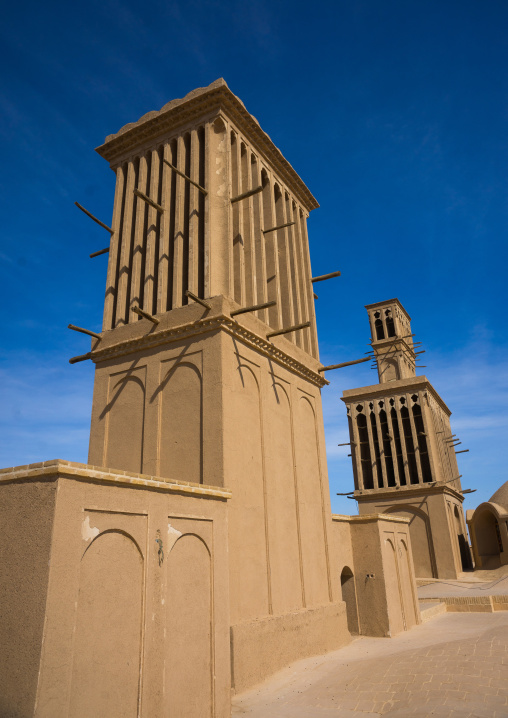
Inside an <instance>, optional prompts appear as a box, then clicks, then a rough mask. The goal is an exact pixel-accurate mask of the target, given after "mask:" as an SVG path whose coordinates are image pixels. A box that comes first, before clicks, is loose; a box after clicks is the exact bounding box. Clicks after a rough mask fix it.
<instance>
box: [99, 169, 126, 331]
mask: <svg viewBox="0 0 508 718" xmlns="http://www.w3.org/2000/svg"><path fill="white" fill-rule="evenodd" d="M124 203H125V174H124V168H123V167H122V166H119V167H117V168H116V186H115V201H114V204H113V220H112V222H111V226H112V228H113V230H114V233H113V234H112V235H111V239H110V243H109V255H108V275H107V279H106V296H105V299H104V316H103V320H102V331H103V332H107V331H108V330H109V329H113V327H114V325H115V316H114V314H115V305H116V293H117V291H118V287H117V283H118V259H119V256H120V250H121V237H122V221H123V206H124Z"/></svg>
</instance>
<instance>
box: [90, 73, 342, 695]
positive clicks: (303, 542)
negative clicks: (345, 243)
mask: <svg viewBox="0 0 508 718" xmlns="http://www.w3.org/2000/svg"><path fill="white" fill-rule="evenodd" d="M97 151H98V153H99V154H100V155H101V156H102V157H104V158H105V159H106V160H107V161H108V162H109V163H110V165H111V168H112V169H113V170H114V172H115V173H116V178H117V180H116V192H115V201H114V209H113V221H112V227H111V243H110V247H109V262H108V272H107V288H106V299H105V306H104V320H103V331H102V333H101V335H100V338H99V339H98V340H96V341H95V340H93V342H92V351H91V354H90V357H91V359H92V360H93V361H94V362H95V365H96V374H95V388H94V397H93V409H92V423H91V436H90V450H89V463H90V464H92V465H95V466H104V467H111V468H113V469H117V470H125V471H130V472H136V473H141V474H146V475H150V476H156V477H162V478H166V477H167V478H168V479H171V480H178V481H186V482H193V483H197V484H206V485H213V486H218V487H224V488H226V489H228V490H231V492H232V498H231V500H230V502H229V509H228V526H229V561H230V567H229V568H230V571H229V575H230V613H231V625H232V629H231V646H232V652H233V675H234V681H235V686H236V689H237V690H238V689H240V688H241V687H242V686H245V685H247V684H249V683H252V682H253V681H255V679H256V678H260V677H261V678H262V677H263V675H265V674H266V673H267V672H269V670H270V666H271V665H272V664H273V663H274V661H277V660H279V659H280V656H281V655H283V654H284V655H286V658H287V657H289V656H290V655H291V651H292V650H293V649H292V648H291V645H290V641H291V640H293V639H289V638H288V645H287V646H284V640H282V641H281V635H282V636H284V631H286V628H287V630H288V631H289V633H287V634H286V635H288V636H289V635H290V634H291V635H293V637H294V636H295V635H296V634H295V631H296V632H297V625H299V622H300V623H301V624H302V625H303V624H304V623H306V622H307V623H306V625H308V626H309V630H308V632H307V634H306V638H305V640H306V641H307V645H308V646H313V647H311V648H310V651H309V652H310V653H312V652H313V651H315V652H317V651H319V650H321V645H320V642H322V637H323V636H324V635H328V636H330V637H331V640H332V643H333V644H334V645H339V644H340V643H341V641H344V640H346V637H347V628H346V622H345V615H344V609H343V604H342V603H338V601H339V597H338V596H337V595H336V589H335V588H334V582H333V581H332V575H331V569H330V548H329V532H330V527H331V518H330V507H329V489H328V478H327V473H326V456H325V442H324V433H323V422H322V409H321V396H320V388H321V387H322V386H323V385H324V384H325V380H324V379H323V375H322V373H320V369H322V365H321V364H320V362H319V355H318V345H317V334H316V320H315V313H314V299H313V290H312V282H311V279H312V278H311V268H310V257H309V245H308V239H307V227H306V223H307V217H308V214H309V212H310V211H311V210H312V209H314V208H316V207H318V204H317V202H316V200H315V199H314V197H313V196H312V194H311V193H310V192H309V190H308V189H307V187H306V186H305V185H304V183H303V182H302V180H301V179H300V178H299V176H298V175H297V174H296V172H295V171H294V170H293V168H292V167H291V165H290V164H289V163H288V162H287V160H286V159H284V157H283V156H282V154H281V153H280V151H279V150H278V149H277V148H276V147H275V146H274V144H273V143H272V141H271V140H270V138H269V137H268V136H267V135H266V134H265V132H263V130H262V129H261V127H260V126H259V124H258V122H257V121H256V120H255V119H254V117H252V116H251V115H250V114H249V113H248V112H247V110H246V109H245V107H244V105H243V103H242V102H241V101H240V100H239V99H238V98H237V97H236V96H235V95H234V94H233V93H232V92H231V91H230V90H229V88H228V87H227V85H226V83H225V82H224V80H217V81H216V82H214V83H213V84H211V85H210V86H208V87H207V88H203V89H198V90H195V91H194V92H191V93H190V94H189V95H187V96H186V97H185V98H184V99H183V100H175V101H172V102H170V103H168V104H167V105H165V106H164V107H163V108H162V109H161V110H160V111H159V112H150V113H148V114H147V115H144V116H143V117H142V118H141V119H140V120H139V121H137V122H134V123H131V124H128V125H126V126H125V127H123V128H122V129H121V130H120V131H119V132H117V133H116V134H115V135H110V136H109V137H108V138H107V139H106V142H105V143H104V144H103V145H102V146H101V147H99V148H98V150H97ZM298 612H300V613H298ZM275 619H276V620H275ZM295 622H296V623H295ZM309 622H310V623H309ZM295 627H296V628H295ZM261 633H262V634H263V639H262V640H261V638H260V635H261ZM296 640H298V639H296ZM318 644H319V645H318ZM281 652H282V653H281ZM277 655H279V659H277V657H276V656H277ZM295 655H301V650H300V649H299V652H297V653H295Z"/></svg>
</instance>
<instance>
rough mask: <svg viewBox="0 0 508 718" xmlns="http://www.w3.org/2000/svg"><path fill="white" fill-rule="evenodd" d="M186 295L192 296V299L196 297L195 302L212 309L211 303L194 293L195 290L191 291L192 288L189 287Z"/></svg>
mask: <svg viewBox="0 0 508 718" xmlns="http://www.w3.org/2000/svg"><path fill="white" fill-rule="evenodd" d="M185 296H186V297H190V298H191V299H194V301H195V302H197V303H198V304H201V306H202V307H205V308H206V309H211V308H212V306H211V304H208V302H205V301H204V300H203V299H200V298H199V297H198V296H197V294H194V292H191V291H190V289H187V291H186V292H185Z"/></svg>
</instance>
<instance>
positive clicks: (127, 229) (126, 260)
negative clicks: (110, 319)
mask: <svg viewBox="0 0 508 718" xmlns="http://www.w3.org/2000/svg"><path fill="white" fill-rule="evenodd" d="M135 186H136V167H135V160H131V161H130V162H129V165H128V169H127V183H126V187H125V207H124V221H123V227H122V250H121V256H120V266H119V270H118V292H117V298H116V316H115V326H119V325H121V324H125V308H126V305H127V299H128V296H127V290H128V286H129V274H130V270H131V267H130V264H131V236H132V226H133V225H132V223H133V221H134V211H135V206H136V201H140V200H138V199H137V197H136V195H135V194H134V187H135Z"/></svg>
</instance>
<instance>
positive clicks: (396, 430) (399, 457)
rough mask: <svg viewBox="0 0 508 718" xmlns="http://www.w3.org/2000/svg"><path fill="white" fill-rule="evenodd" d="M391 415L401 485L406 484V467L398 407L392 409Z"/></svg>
mask: <svg viewBox="0 0 508 718" xmlns="http://www.w3.org/2000/svg"><path fill="white" fill-rule="evenodd" d="M390 416H391V419H392V426H393V441H394V444H395V455H396V458H397V468H398V470H399V480H400V485H401V486H406V484H407V480H406V472H405V468H404V454H403V453H402V441H401V437H400V428H399V419H398V416H397V411H396V409H391V411H390Z"/></svg>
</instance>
